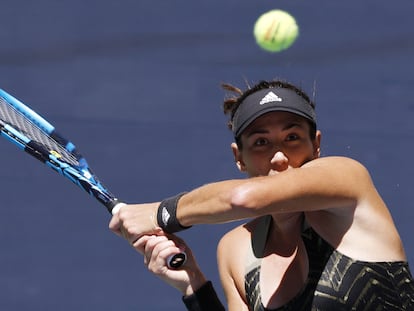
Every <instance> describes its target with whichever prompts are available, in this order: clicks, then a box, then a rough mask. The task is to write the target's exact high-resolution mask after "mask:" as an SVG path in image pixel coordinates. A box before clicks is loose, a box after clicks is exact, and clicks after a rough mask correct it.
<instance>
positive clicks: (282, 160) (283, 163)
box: [270, 151, 289, 172]
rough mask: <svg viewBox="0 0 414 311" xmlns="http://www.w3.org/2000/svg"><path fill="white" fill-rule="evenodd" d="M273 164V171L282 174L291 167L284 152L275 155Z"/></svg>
mask: <svg viewBox="0 0 414 311" xmlns="http://www.w3.org/2000/svg"><path fill="white" fill-rule="evenodd" d="M270 163H271V164H272V170H275V171H278V172H282V171H284V170H286V169H287V168H288V166H289V159H288V158H287V157H286V155H285V154H284V153H283V152H282V151H278V152H276V153H275V154H274V156H273V158H272V159H271V160H270Z"/></svg>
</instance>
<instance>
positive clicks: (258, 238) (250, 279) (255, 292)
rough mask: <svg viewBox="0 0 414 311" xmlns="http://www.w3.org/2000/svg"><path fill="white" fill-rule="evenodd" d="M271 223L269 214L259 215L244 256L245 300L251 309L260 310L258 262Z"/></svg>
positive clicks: (262, 253) (263, 249) (260, 259)
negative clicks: (249, 245) (245, 256)
mask: <svg viewBox="0 0 414 311" xmlns="http://www.w3.org/2000/svg"><path fill="white" fill-rule="evenodd" d="M271 223H272V217H271V216H264V217H261V218H260V219H258V223H257V225H256V227H255V228H254V229H253V232H252V234H251V248H250V249H249V251H248V254H247V258H246V274H245V277H244V287H245V291H246V300H247V302H248V304H249V306H250V309H251V310H262V309H261V308H262V304H261V296H260V286H259V282H260V264H261V261H262V258H263V255H264V251H265V247H266V240H267V236H268V233H269V229H270V226H271Z"/></svg>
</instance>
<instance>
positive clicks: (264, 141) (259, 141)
mask: <svg viewBox="0 0 414 311" xmlns="http://www.w3.org/2000/svg"><path fill="white" fill-rule="evenodd" d="M268 143H269V141H268V140H267V139H266V138H259V139H257V140H256V141H255V142H254V144H255V145H256V146H264V145H267V144H268Z"/></svg>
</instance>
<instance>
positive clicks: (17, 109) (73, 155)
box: [0, 89, 186, 269]
mask: <svg viewBox="0 0 414 311" xmlns="http://www.w3.org/2000/svg"><path fill="white" fill-rule="evenodd" d="M0 133H1V136H3V137H4V138H6V139H7V140H9V141H10V142H12V143H14V144H15V145H16V146H17V147H19V148H20V149H22V150H24V151H26V152H27V153H28V154H30V155H32V156H33V157H35V158H36V159H38V160H40V161H41V162H43V163H45V164H46V165H47V166H48V167H50V168H51V169H53V170H54V171H56V172H58V173H59V174H61V175H62V176H64V177H66V178H67V179H69V180H70V181H72V182H73V183H74V184H76V185H77V186H79V187H80V188H81V189H83V190H84V191H86V192H87V193H89V194H90V195H91V196H92V197H94V198H95V199H96V200H98V201H99V202H100V203H101V204H103V205H104V206H105V207H106V209H107V210H108V211H109V212H110V213H111V214H115V213H117V212H118V211H119V209H120V208H121V207H122V205H123V204H124V203H123V202H121V201H120V200H119V199H117V198H116V197H115V196H114V195H113V194H112V193H111V192H110V191H109V190H108V189H107V188H106V187H105V186H104V185H103V184H102V183H101V182H100V181H99V179H98V178H97V176H96V175H95V174H94V173H93V172H92V170H91V169H90V167H89V165H88V163H87V162H86V159H85V158H84V157H83V156H82V155H81V154H80V153H79V152H78V150H77V149H76V147H75V145H74V144H73V143H72V142H71V141H69V140H67V139H66V138H64V137H63V136H61V135H60V134H59V133H58V132H57V131H56V130H55V127H54V126H53V125H51V124H50V123H49V122H48V121H46V120H45V119H44V118H43V117H41V116H40V115H39V114H37V113H36V112H35V111H33V110H32V109H31V108H29V107H28V106H26V105H25V104H23V103H22V102H21V101H19V100H18V99H16V98H15V97H13V96H12V95H10V94H8V93H7V92H5V91H4V90H2V89H0ZM185 261H186V254H185V253H184V252H183V253H179V254H176V255H174V256H172V257H171V258H169V259H168V263H167V264H168V266H169V267H171V268H175V269H176V268H179V267H180V266H182V265H183V264H184V263H185Z"/></svg>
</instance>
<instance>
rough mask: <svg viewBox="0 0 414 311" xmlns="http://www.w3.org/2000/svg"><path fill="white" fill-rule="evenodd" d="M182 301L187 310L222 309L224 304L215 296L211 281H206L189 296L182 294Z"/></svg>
mask: <svg viewBox="0 0 414 311" xmlns="http://www.w3.org/2000/svg"><path fill="white" fill-rule="evenodd" d="M182 299H183V302H184V304H185V306H186V307H187V310H188V311H224V310H225V309H224V306H223V304H222V303H221V301H220V299H219V298H218V296H217V293H216V291H215V290H214V287H213V284H212V283H211V281H207V282H206V283H205V284H204V285H203V286H201V287H200V288H199V289H198V290H196V291H195V292H194V294H192V295H190V296H184V297H183V298H182Z"/></svg>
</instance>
